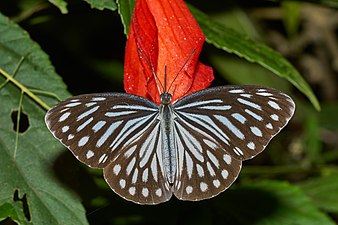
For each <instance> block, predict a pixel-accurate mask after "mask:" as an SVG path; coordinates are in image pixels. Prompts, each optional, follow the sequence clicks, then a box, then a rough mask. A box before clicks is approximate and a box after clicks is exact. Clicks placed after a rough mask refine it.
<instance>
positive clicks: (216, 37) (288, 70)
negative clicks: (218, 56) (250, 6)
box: [189, 6, 320, 110]
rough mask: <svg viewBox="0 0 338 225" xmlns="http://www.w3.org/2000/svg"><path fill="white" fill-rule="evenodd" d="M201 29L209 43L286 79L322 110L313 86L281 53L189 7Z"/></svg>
mask: <svg viewBox="0 0 338 225" xmlns="http://www.w3.org/2000/svg"><path fill="white" fill-rule="evenodd" d="M189 8H190V10H191V12H192V13H193V15H194V16H195V18H196V20H197V22H198V23H199V25H200V26H201V28H202V30H203V32H204V34H205V36H206V39H207V42H209V43H210V44H213V45H214V46H215V47H217V48H220V49H223V50H225V51H227V52H229V53H234V54H236V55H238V56H240V57H243V58H245V59H246V60H248V61H250V62H255V63H258V64H260V65H261V66H263V67H265V68H266V69H268V70H270V71H272V72H273V73H275V74H277V75H278V76H280V77H282V78H285V79H287V80H288V81H290V82H291V83H292V84H293V85H294V86H295V87H297V88H298V89H299V90H300V91H301V92H302V93H304V94H305V95H306V96H307V97H308V98H309V100H310V101H311V102H312V104H313V105H314V107H315V108H316V109H317V110H319V109H320V105H319V102H318V100H317V98H316V96H315V95H314V94H313V92H312V90H311V88H310V86H309V85H308V84H307V83H306V81H305V80H304V79H303V77H302V76H301V75H300V74H299V73H298V71H297V70H296V69H295V68H294V67H293V66H292V65H291V64H290V63H289V62H288V61H287V60H286V59H285V58H284V57H283V56H281V55H280V54H279V53H278V52H276V51H274V50H272V49H271V48H269V47H267V46H266V45H264V44H260V43H257V42H255V41H253V40H251V39H249V38H247V37H246V36H244V35H242V34H240V33H237V32H236V31H234V30H232V29H229V28H227V27H225V26H223V25H221V24H220V23H218V22H216V21H213V20H212V19H211V18H209V17H208V16H207V15H206V14H204V13H202V12H201V11H199V10H197V9H196V8H194V7H191V6H190V7H189Z"/></svg>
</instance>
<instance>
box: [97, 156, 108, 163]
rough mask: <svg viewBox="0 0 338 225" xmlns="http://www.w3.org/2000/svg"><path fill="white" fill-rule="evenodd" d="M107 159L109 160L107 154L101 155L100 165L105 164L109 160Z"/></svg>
mask: <svg viewBox="0 0 338 225" xmlns="http://www.w3.org/2000/svg"><path fill="white" fill-rule="evenodd" d="M107 158H108V156H107V154H103V155H101V157H100V158H99V164H100V163H105V162H106V160H107Z"/></svg>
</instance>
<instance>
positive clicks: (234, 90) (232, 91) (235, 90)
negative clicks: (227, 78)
mask: <svg viewBox="0 0 338 225" xmlns="http://www.w3.org/2000/svg"><path fill="white" fill-rule="evenodd" d="M229 93H231V94H239V93H244V90H243V89H233V90H230V91H229Z"/></svg>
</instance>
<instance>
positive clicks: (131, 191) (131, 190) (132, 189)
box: [128, 187, 136, 196]
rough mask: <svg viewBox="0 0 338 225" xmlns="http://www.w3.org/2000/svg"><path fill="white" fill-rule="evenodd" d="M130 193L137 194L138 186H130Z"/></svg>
mask: <svg viewBox="0 0 338 225" xmlns="http://www.w3.org/2000/svg"><path fill="white" fill-rule="evenodd" d="M128 192H129V194H130V195H132V196H134V195H135V194H136V188H135V187H130V188H129V190H128Z"/></svg>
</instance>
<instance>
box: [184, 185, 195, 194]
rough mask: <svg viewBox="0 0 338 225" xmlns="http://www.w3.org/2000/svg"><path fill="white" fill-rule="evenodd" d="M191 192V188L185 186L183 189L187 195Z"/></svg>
mask: <svg viewBox="0 0 338 225" xmlns="http://www.w3.org/2000/svg"><path fill="white" fill-rule="evenodd" d="M192 190H193V188H192V187H191V186H187V187H186V188H185V191H186V192H187V194H191V193H192Z"/></svg>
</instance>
